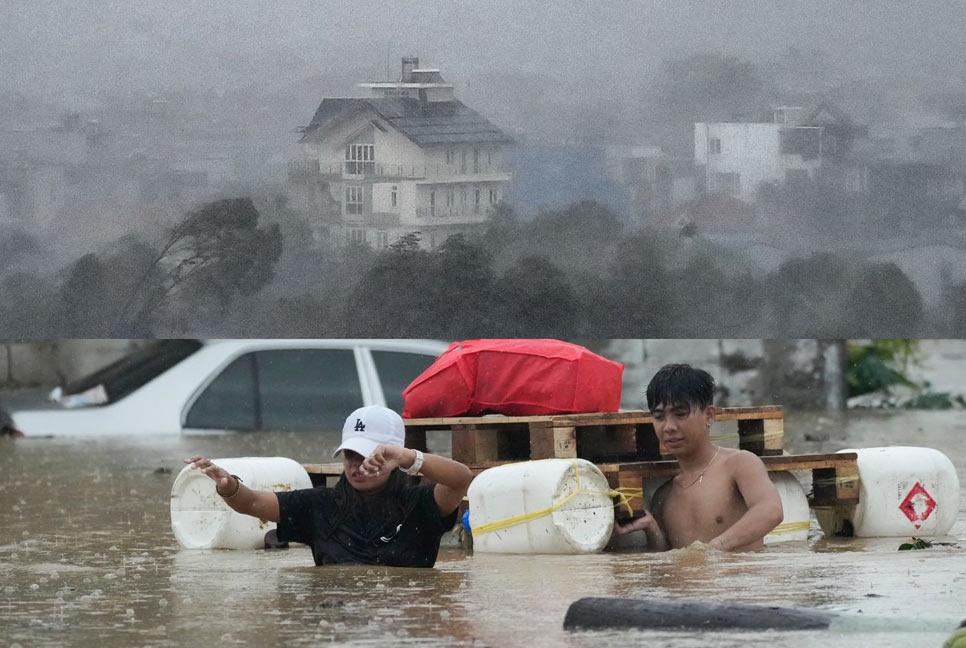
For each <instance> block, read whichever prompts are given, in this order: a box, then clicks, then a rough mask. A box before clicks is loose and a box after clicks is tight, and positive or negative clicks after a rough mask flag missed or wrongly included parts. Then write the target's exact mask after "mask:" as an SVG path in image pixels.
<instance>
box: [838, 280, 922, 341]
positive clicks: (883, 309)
mask: <svg viewBox="0 0 966 648" xmlns="http://www.w3.org/2000/svg"><path fill="white" fill-rule="evenodd" d="M848 304H849V307H848V310H847V312H846V327H847V330H848V331H851V332H853V333H854V336H855V337H870V338H907V337H919V335H920V334H921V331H920V325H921V322H922V316H923V303H922V296H921V295H920V294H919V290H918V289H917V288H916V285H915V284H914V283H913V282H912V280H910V279H909V277H907V276H906V274H905V273H904V272H903V271H902V270H901V269H900V268H899V266H897V265H896V264H894V263H870V264H868V265H866V266H864V267H863V268H862V269H861V271H860V272H859V275H858V278H857V280H856V282H855V285H854V286H853V288H852V290H851V292H850V293H849V297H848Z"/></svg>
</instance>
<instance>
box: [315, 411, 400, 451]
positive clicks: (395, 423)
mask: <svg viewBox="0 0 966 648" xmlns="http://www.w3.org/2000/svg"><path fill="white" fill-rule="evenodd" d="M405 443H406V426H405V425H404V424H403V420H402V417H401V416H399V414H396V413H395V412H394V411H392V410H391V409H389V408H388V407H382V406H380V405H367V406H366V407H360V408H359V409H357V410H356V411H354V412H353V413H352V414H349V417H348V418H347V419H346V420H345V425H343V426H342V445H340V446H339V447H338V448H336V450H335V452H333V453H332V456H333V457H338V456H339V453H340V452H342V451H343V450H352V451H354V452H358V453H359V454H361V455H362V456H363V457H368V456H369V455H371V454H372V453H373V451H375V449H376V448H377V447H378V446H381V445H394V446H399V447H403V446H404V445H405Z"/></svg>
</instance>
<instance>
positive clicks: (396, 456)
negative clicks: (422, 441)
mask: <svg viewBox="0 0 966 648" xmlns="http://www.w3.org/2000/svg"><path fill="white" fill-rule="evenodd" d="M415 460H416V453H415V451H413V450H410V449H408V448H401V447H399V446H392V445H381V446H379V447H377V448H376V449H375V450H373V451H372V454H371V455H369V456H368V457H366V458H365V461H363V462H362V466H361V469H362V471H363V472H366V473H369V474H370V475H378V474H381V473H383V472H390V471H392V470H395V469H396V468H398V467H399V466H400V464H405V465H406V466H411V465H413V461H415Z"/></svg>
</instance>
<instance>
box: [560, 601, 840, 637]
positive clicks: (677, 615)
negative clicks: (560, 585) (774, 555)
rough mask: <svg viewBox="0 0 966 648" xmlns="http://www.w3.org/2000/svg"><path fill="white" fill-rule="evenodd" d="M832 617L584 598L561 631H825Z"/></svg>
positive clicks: (688, 603)
mask: <svg viewBox="0 0 966 648" xmlns="http://www.w3.org/2000/svg"><path fill="white" fill-rule="evenodd" d="M834 618H835V615H834V614H832V613H829V612H821V611H818V610H800V609H796V608H784V607H772V606H766V605H724V604H719V603H698V602H693V601H673V600H670V601H669V600H663V599H622V598H602V597H588V598H582V599H580V600H578V601H575V602H573V603H571V604H570V608H569V609H568V610H567V616H566V617H564V629H565V630H604V629H609V628H665V629H668V628H678V629H692V628H693V629H700V630H709V629H718V630H725V629H742V630H813V629H825V628H828V627H829V624H830V623H831V621H832V619H834Z"/></svg>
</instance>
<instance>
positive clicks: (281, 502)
mask: <svg viewBox="0 0 966 648" xmlns="http://www.w3.org/2000/svg"><path fill="white" fill-rule="evenodd" d="M405 438H406V432H405V426H404V425H403V420H402V418H401V417H400V416H399V415H398V414H397V413H396V412H394V411H392V410H390V409H387V408H385V407H379V406H376V405H371V406H368V407H361V408H359V409H357V410H356V411H354V412H353V413H352V414H350V415H349V418H347V419H346V421H345V425H344V426H343V427H342V444H341V445H340V446H339V447H338V448H337V449H336V451H335V453H334V454H333V456H334V457H337V456H338V455H339V453H341V454H342V465H343V467H344V469H345V470H344V472H343V475H342V477H341V478H340V479H339V482H338V483H337V484H336V485H335V487H333V488H324V487H319V488H306V489H300V490H295V491H290V492H287V493H286V492H278V493H272V492H268V491H255V490H252V489H250V488H248V487H246V486H245V485H244V484H242V483H241V481H240V480H239V479H238V477H236V476H235V475H231V474H229V473H228V471H226V470H225V469H224V468H221V467H220V466H217V465H215V464H213V463H211V460H209V459H206V458H204V457H192V458H191V459H186V460H185V463H188V464H191V466H192V468H199V469H201V470H202V471H203V472H204V473H205V474H206V475H208V477H210V478H211V479H213V480H214V481H215V489H216V491H217V492H218V494H219V495H221V497H222V498H223V499H224V500H225V503H226V504H228V506H230V507H231V508H233V509H234V510H236V511H238V512H239V513H244V514H246V515H253V516H255V517H258V518H261V519H263V520H269V521H271V522H278V530H277V533H278V539H279V540H280V541H282V542H288V541H292V542H301V543H303V544H307V545H309V546H310V547H311V548H312V556H313V557H314V558H315V564H316V565H329V564H340V563H357V564H378V565H393V566H397V567H432V566H433V564H434V563H435V562H436V555H437V553H438V552H439V540H440V537H441V536H442V535H443V534H444V533H446V532H447V531H449V530H450V529H452V528H453V526H454V525H455V524H456V512H457V509H458V507H459V504H460V501H461V500H462V499H463V496H464V495H466V489H467V488H469V485H470V481H472V479H473V475H472V473H470V470H469V468H467V467H466V466H464V465H463V464H461V463H458V462H456V461H453V460H452V459H447V458H445V457H440V456H438V455H431V454H429V453H425V454H424V453H422V452H420V451H419V450H411V449H409V448H406V447H404V442H405ZM397 469H398V470H397ZM410 475H411V476H415V475H424V476H425V477H426V478H427V480H429V481H432V482H434V485H430V484H426V485H419V486H416V485H413V483H412V482H413V480H411V479H410V477H409V476H410Z"/></svg>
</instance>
